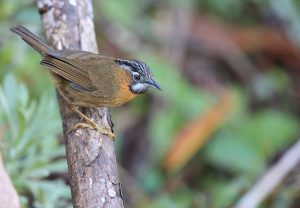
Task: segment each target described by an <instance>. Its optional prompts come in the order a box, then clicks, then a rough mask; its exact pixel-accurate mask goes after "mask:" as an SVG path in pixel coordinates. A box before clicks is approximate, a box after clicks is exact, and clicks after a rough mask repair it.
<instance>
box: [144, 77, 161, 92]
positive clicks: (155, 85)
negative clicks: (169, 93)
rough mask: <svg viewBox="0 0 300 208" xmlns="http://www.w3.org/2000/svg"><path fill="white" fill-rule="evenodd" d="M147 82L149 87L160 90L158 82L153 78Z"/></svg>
mask: <svg viewBox="0 0 300 208" xmlns="http://www.w3.org/2000/svg"><path fill="white" fill-rule="evenodd" d="M147 84H149V85H150V86H151V87H154V88H156V89H158V90H161V88H160V86H159V84H158V83H157V82H156V81H155V80H154V79H150V80H149V81H147Z"/></svg>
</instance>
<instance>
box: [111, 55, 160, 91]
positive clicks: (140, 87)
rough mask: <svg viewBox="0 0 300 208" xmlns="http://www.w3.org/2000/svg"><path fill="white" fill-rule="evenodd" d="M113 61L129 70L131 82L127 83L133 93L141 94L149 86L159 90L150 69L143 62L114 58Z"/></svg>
mask: <svg viewBox="0 0 300 208" xmlns="http://www.w3.org/2000/svg"><path fill="white" fill-rule="evenodd" d="M115 63H116V64H118V65H119V66H120V67H122V68H124V69H125V70H128V71H129V72H130V74H131V77H132V79H131V80H132V82H131V84H130V85H129V89H130V91H131V92H133V93H134V94H142V93H144V92H146V91H147V90H148V89H149V88H150V87H153V88H156V89H159V90H161V88H160V86H159V84H158V83H157V82H156V81H155V80H154V79H153V75H152V73H151V69H150V68H149V66H147V65H146V64H145V63H144V62H142V61H138V60H124V59H116V60H115Z"/></svg>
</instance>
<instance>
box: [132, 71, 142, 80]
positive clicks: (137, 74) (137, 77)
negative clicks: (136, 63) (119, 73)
mask: <svg viewBox="0 0 300 208" xmlns="http://www.w3.org/2000/svg"><path fill="white" fill-rule="evenodd" d="M133 79H134V80H135V81H140V80H141V76H140V74H139V73H134V74H133Z"/></svg>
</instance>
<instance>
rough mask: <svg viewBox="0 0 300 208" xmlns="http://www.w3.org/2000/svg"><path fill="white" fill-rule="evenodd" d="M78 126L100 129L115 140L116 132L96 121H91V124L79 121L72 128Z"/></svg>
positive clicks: (99, 130) (100, 131) (74, 128)
mask: <svg viewBox="0 0 300 208" xmlns="http://www.w3.org/2000/svg"><path fill="white" fill-rule="evenodd" d="M78 128H89V129H94V130H96V131H98V132H99V133H101V134H105V135H108V136H109V138H110V139H111V140H112V141H114V140H115V134H114V133H112V132H111V130H110V129H109V128H106V127H103V126H100V125H98V124H96V123H95V122H93V123H91V124H87V123H77V124H76V125H75V126H74V127H73V129H72V130H76V129H78Z"/></svg>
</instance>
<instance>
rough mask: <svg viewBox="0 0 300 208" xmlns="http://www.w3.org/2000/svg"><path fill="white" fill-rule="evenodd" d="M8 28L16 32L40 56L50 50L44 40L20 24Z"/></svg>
mask: <svg viewBox="0 0 300 208" xmlns="http://www.w3.org/2000/svg"><path fill="white" fill-rule="evenodd" d="M10 30H11V31H12V32H14V33H16V34H18V35H19V36H20V37H21V38H22V39H23V40H24V41H25V42H26V43H28V44H29V45H30V46H31V47H32V48H33V49H34V50H36V51H37V52H39V53H40V54H41V55H42V56H45V55H46V53H47V52H48V51H49V50H52V49H51V48H50V47H49V46H48V45H47V44H46V43H45V42H44V41H42V40H41V39H40V38H39V37H37V36H36V35H35V34H33V33H32V32H30V31H29V30H28V29H26V28H25V27H23V26H21V25H18V26H15V27H12V28H10Z"/></svg>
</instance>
